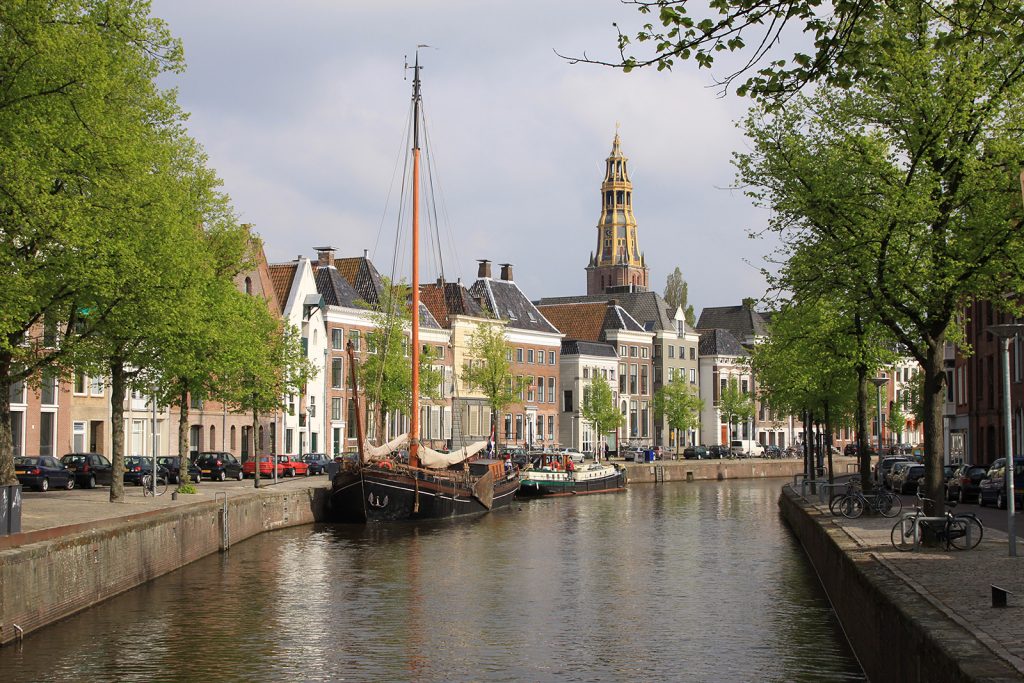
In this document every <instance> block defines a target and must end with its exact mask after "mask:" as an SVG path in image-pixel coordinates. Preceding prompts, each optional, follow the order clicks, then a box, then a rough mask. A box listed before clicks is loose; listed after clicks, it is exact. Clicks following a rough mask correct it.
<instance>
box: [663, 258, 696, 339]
mask: <svg viewBox="0 0 1024 683" xmlns="http://www.w3.org/2000/svg"><path fill="white" fill-rule="evenodd" d="M688 289H689V286H688V285H687V284H686V280H684V279H683V273H682V271H680V270H679V267H678V266H677V267H676V269H675V270H674V271H672V274H671V275H669V276H668V277H667V278H666V279H665V294H664V295H663V296H664V298H665V303H667V304H668V305H669V308H670V309H671V310H672V311H675V310H676V309H678V308H682V309H683V314H684V315H685V316H686V324H687V325H689V326H690V327H693V326H694V325H696V323H697V317H696V316H695V315H694V313H693V305H692V304H687V302H686V299H687V290H688Z"/></svg>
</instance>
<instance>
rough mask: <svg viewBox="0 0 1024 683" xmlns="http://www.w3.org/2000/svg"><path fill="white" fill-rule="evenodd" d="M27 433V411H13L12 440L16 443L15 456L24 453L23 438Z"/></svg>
mask: <svg viewBox="0 0 1024 683" xmlns="http://www.w3.org/2000/svg"><path fill="white" fill-rule="evenodd" d="M24 435H25V413H24V412H23V411H21V410H14V411H11V442H12V443H13V445H14V457H16V458H17V457H20V456H22V455H24V452H23V450H22V447H21V446H22V443H21V442H22V439H23V438H24Z"/></svg>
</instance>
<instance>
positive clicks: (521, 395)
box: [519, 377, 533, 402]
mask: <svg viewBox="0 0 1024 683" xmlns="http://www.w3.org/2000/svg"><path fill="white" fill-rule="evenodd" d="M530 391H531V392H532V391H533V385H530ZM519 400H520V402H521V401H522V400H523V378H522V377H519ZM530 400H531V401H532V400H533V399H532V398H531V399H530Z"/></svg>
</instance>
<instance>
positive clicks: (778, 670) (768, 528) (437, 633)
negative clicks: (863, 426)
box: [0, 479, 863, 682]
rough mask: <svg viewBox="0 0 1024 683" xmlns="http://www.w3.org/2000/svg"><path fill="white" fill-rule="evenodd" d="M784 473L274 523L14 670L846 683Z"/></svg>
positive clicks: (101, 613) (106, 607) (127, 676)
mask: <svg viewBox="0 0 1024 683" xmlns="http://www.w3.org/2000/svg"><path fill="white" fill-rule="evenodd" d="M781 483H782V482H781V481H780V480H777V479H776V480H760V481H756V480H748V481H742V480H737V481H726V482H701V483H675V484H667V485H659V486H654V485H644V486H633V487H632V488H631V489H630V490H629V491H628V492H627V493H624V494H609V495H600V496H580V497H576V498H559V499H551V500H542V501H532V502H522V503H516V504H514V505H513V507H512V509H511V510H507V511H502V512H498V513H495V514H492V515H487V516H483V517H480V518H477V519H474V520H472V521H469V522H465V521H463V522H455V523H435V524H429V525H418V526H371V527H365V528H364V527H358V526H330V525H318V526H306V527H297V528H293V529H287V530H282V531H277V532H272V533H268V534H264V535H262V536H259V537H257V538H255V539H252V540H249V541H247V542H245V543H241V544H239V545H236V546H234V547H232V548H231V550H230V551H229V552H228V553H226V554H224V555H219V556H211V557H208V558H206V559H204V560H200V561H199V562H195V563H193V564H191V565H189V566H188V567H186V568H184V569H182V570H180V571H177V572H174V573H173V574H170V575H167V576H165V577H163V578H161V579H158V580H157V581H154V582H152V583H150V584H148V585H146V586H143V587H140V588H137V589H135V590H132V591H130V592H128V593H126V594H124V595H121V596H119V597H117V598H115V599H113V600H110V601H108V602H106V603H104V604H102V605H99V606H98V607H95V608H93V609H90V610H87V611H85V612H82V613H80V614H78V615H76V616H74V617H71V618H69V619H66V620H64V621H62V622H60V623H58V624H56V625H54V626H51V627H49V628H46V629H43V630H42V631H40V632H38V633H36V634H33V635H32V636H30V637H28V638H27V639H26V640H25V642H24V643H23V644H22V645H21V646H10V647H7V648H4V649H0V673H2V674H3V675H2V679H3V680H4V681H5V682H8V681H72V680H73V681H81V680H88V681H118V682H122V681H152V680H160V681H195V680H237V681H285V680H289V681H291V680H295V681H300V680H301V681H317V680H322V681H371V680H372V681H711V680H715V681H754V680H757V681H845V680H863V674H862V672H861V670H860V667H859V666H858V664H857V662H856V660H855V659H854V658H853V655H852V653H851V652H850V650H849V648H848V646H847V644H846V641H845V639H844V637H843V635H842V632H841V630H840V628H839V625H838V623H837V621H836V618H835V615H834V614H833V613H832V611H831V609H830V608H829V605H828V602H827V600H826V598H825V595H824V593H823V592H822V590H821V588H820V586H819V584H818V582H817V579H816V578H815V576H814V573H813V570H812V569H811V568H810V566H809V564H808V563H807V561H806V559H805V558H804V555H803V552H802V550H801V549H800V547H799V545H798V544H797V543H796V541H795V540H794V539H793V537H792V536H791V534H790V532H789V530H788V529H787V528H786V527H785V525H784V523H783V522H782V521H781V519H780V518H779V514H778V510H777V506H776V500H777V498H778V492H779V486H780V485H781Z"/></svg>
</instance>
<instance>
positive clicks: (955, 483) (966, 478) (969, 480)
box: [946, 463, 988, 503]
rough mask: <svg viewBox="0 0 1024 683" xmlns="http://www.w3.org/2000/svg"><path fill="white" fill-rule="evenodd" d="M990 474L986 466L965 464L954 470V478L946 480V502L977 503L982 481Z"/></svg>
mask: <svg viewBox="0 0 1024 683" xmlns="http://www.w3.org/2000/svg"><path fill="white" fill-rule="evenodd" d="M986 474H988V468H986V467H985V466H984V465H971V464H969V463H964V464H963V465H960V466H959V467H957V468H956V469H954V470H953V476H952V477H950V478H949V479H947V480H946V500H955V501H958V502H960V503H970V502H972V501H973V502H977V500H978V490H979V487H980V484H981V480H982V479H984V478H985V475H986Z"/></svg>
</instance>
